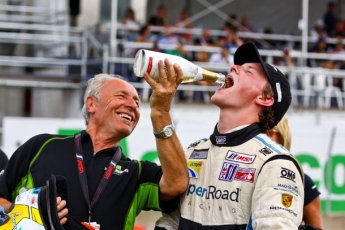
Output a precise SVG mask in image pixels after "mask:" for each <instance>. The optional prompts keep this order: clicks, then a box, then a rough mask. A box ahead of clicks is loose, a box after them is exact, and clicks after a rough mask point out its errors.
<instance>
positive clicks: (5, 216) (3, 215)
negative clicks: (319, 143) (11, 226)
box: [0, 206, 8, 226]
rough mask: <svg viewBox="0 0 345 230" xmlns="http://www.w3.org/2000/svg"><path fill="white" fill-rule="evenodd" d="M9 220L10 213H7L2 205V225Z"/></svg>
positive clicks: (0, 216)
mask: <svg viewBox="0 0 345 230" xmlns="http://www.w3.org/2000/svg"><path fill="white" fill-rule="evenodd" d="M7 220H8V215H7V213H5V209H4V207H2V206H0V226H1V225H3V224H4V223H5V222H6V221H7Z"/></svg>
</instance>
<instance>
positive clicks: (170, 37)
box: [158, 25, 180, 50]
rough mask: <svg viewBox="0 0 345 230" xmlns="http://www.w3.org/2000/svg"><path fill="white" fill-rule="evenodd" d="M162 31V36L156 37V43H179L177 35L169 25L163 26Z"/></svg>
mask: <svg viewBox="0 0 345 230" xmlns="http://www.w3.org/2000/svg"><path fill="white" fill-rule="evenodd" d="M164 32H165V34H164V36H162V37H160V38H159V39H158V45H178V44H179V43H180V38H179V36H177V35H176V34H174V33H173V31H172V27H171V26H170V25H167V26H165V30H164ZM164 50H165V49H164Z"/></svg>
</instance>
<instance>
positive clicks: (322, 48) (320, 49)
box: [311, 38, 330, 53]
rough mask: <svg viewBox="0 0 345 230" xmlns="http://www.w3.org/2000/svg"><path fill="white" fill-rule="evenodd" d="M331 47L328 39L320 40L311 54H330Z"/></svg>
mask: <svg viewBox="0 0 345 230" xmlns="http://www.w3.org/2000/svg"><path fill="white" fill-rule="evenodd" d="M329 50H330V49H329V47H328V45H327V42H326V39H324V38H319V40H318V41H317V42H316V44H315V45H314V47H312V49H311V52H313V53H329Z"/></svg>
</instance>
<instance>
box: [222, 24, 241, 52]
mask: <svg viewBox="0 0 345 230" xmlns="http://www.w3.org/2000/svg"><path fill="white" fill-rule="evenodd" d="M225 32H226V35H225V37H226V38H225V39H226V40H225V45H226V46H227V47H228V48H229V49H231V48H237V47H239V46H241V45H242V44H243V43H244V42H243V40H242V39H241V38H240V37H239V36H238V32H239V30H238V29H235V28H231V27H226V28H225Z"/></svg>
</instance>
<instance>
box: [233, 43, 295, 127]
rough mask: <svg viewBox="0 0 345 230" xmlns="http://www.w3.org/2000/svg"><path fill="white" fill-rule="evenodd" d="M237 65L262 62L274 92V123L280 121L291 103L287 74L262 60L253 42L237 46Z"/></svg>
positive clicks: (235, 57) (235, 61) (235, 58)
mask: <svg viewBox="0 0 345 230" xmlns="http://www.w3.org/2000/svg"><path fill="white" fill-rule="evenodd" d="M234 63H235V64H236V65H243V64H245V63H260V64H261V66H262V68H263V69H264V71H265V73H266V76H267V78H268V80H269V82H270V83H271V85H272V88H273V92H274V103H273V105H272V109H273V111H274V125H273V126H272V127H270V128H273V127H274V126H275V125H277V124H278V123H279V121H280V120H281V119H282V117H283V116H284V114H285V113H286V111H287V110H288V109H289V106H290V104H291V90H290V84H289V81H288V80H287V78H286V76H285V75H284V74H283V73H282V72H280V70H279V69H277V68H276V67H275V66H273V65H271V64H268V63H266V62H264V61H263V60H262V57H261V56H260V54H259V51H258V49H257V48H256V46H255V44H254V43H252V42H247V43H244V44H243V45H241V46H240V47H238V48H237V50H236V52H235V56H234Z"/></svg>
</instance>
